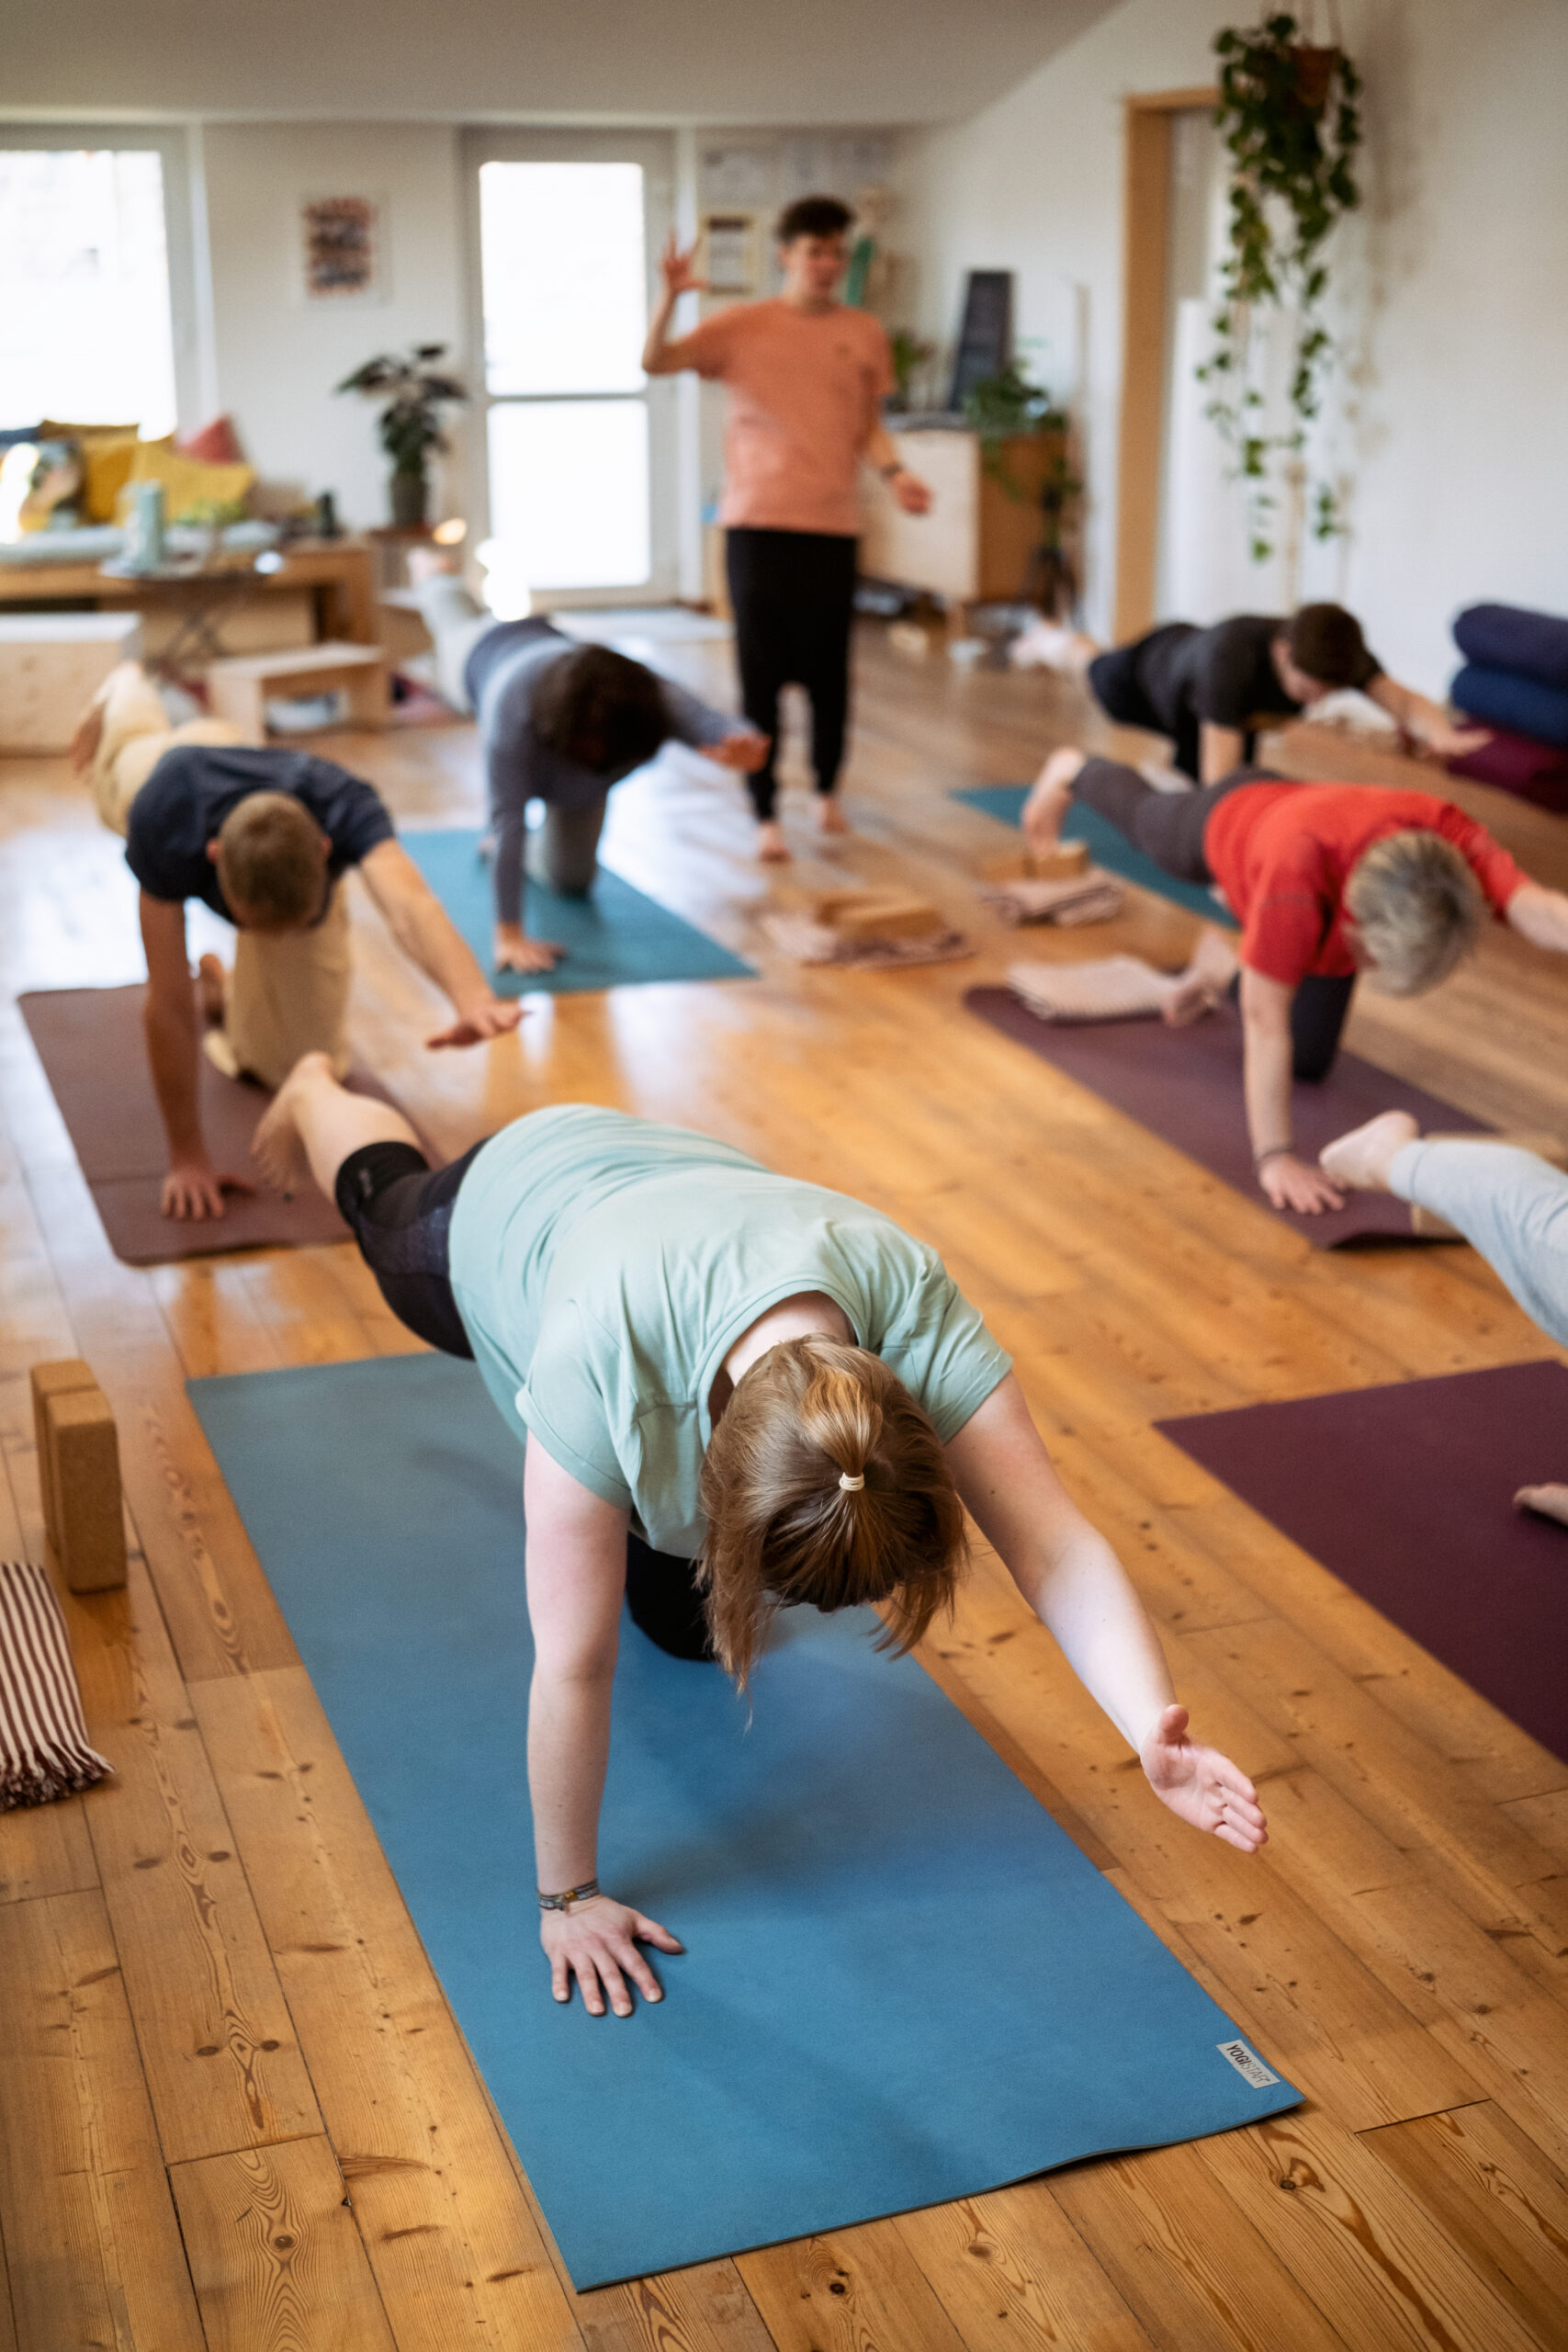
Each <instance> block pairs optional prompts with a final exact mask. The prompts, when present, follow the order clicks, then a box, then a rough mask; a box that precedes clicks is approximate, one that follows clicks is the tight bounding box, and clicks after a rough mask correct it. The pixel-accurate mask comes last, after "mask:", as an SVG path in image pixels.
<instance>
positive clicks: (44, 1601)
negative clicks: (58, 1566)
mask: <svg viewBox="0 0 1568 2352" xmlns="http://www.w3.org/2000/svg"><path fill="white" fill-rule="evenodd" d="M111 1770H113V1767H112V1766H111V1765H109V1764H107V1763H106V1762H105V1760H104V1758H102V1757H101V1756H100V1755H99V1754H98V1752H97V1749H96V1747H88V1745H87V1726H86V1724H85V1721H84V1719H83V1715H82V1695H81V1692H80V1691H78V1690H77V1688H76V1673H75V1669H74V1668H73V1666H72V1663H71V1649H70V1645H69V1644H68V1642H67V1641H66V1638H65V1621H64V1619H63V1618H62V1615H61V1613H60V1603H59V1602H58V1601H57V1600H56V1599H55V1597H54V1593H53V1590H52V1589H51V1585H50V1581H49V1578H48V1577H47V1575H46V1574H45V1573H44V1571H43V1569H42V1568H39V1567H35V1566H33V1565H32V1563H31V1562H30V1561H28V1560H0V1813H4V1812H6V1811H7V1810H8V1809H9V1808H10V1807H11V1806H13V1805H19V1804H48V1803H49V1800H50V1799H51V1797H62V1796H65V1795H67V1794H68V1793H69V1792H70V1791H71V1790H73V1789H90V1788H91V1787H92V1786H93V1783H94V1782H95V1781H101V1780H102V1779H103V1777H104V1775H105V1773H106V1772H108V1771H111Z"/></svg>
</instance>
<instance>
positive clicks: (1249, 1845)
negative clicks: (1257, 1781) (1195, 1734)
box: [1138, 1707, 1269, 1854]
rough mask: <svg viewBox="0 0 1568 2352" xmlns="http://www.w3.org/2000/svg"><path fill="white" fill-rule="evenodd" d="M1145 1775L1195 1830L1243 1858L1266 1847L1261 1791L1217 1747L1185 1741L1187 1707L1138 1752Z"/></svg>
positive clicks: (1168, 1716) (1168, 1715) (1165, 1720)
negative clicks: (1201, 1745)
mask: <svg viewBox="0 0 1568 2352" xmlns="http://www.w3.org/2000/svg"><path fill="white" fill-rule="evenodd" d="M1138 1760H1139V1761H1140V1763H1141V1764H1142V1765H1143V1768H1144V1772H1145V1778H1146V1779H1147V1781H1148V1784H1149V1786H1150V1788H1151V1789H1153V1791H1154V1792H1155V1794H1156V1797H1158V1799H1159V1801H1160V1803H1161V1804H1168V1806H1169V1807H1170V1809H1171V1811H1172V1813H1175V1814H1179V1815H1180V1816H1181V1818H1182V1820H1183V1821H1190V1823H1191V1824H1192V1826H1193V1828H1194V1829H1203V1830H1207V1831H1208V1832H1209V1834H1210V1835H1211V1836H1212V1837H1214V1838H1224V1841H1225V1843H1226V1845H1227V1846H1235V1848H1236V1849H1237V1850H1238V1851H1239V1852H1241V1853H1243V1854H1255V1853H1256V1852H1257V1851H1258V1848H1259V1846H1263V1845H1266V1844H1267V1843H1268V1839H1269V1828H1268V1825H1267V1823H1266V1822H1265V1821H1264V1818H1263V1813H1262V1808H1261V1807H1260V1806H1259V1804H1258V1792H1257V1790H1256V1789H1255V1788H1254V1787H1253V1785H1252V1782H1251V1781H1249V1780H1248V1779H1247V1775H1246V1773H1245V1772H1238V1771H1237V1770H1236V1768H1235V1765H1234V1764H1233V1763H1232V1762H1231V1760H1230V1758H1229V1757H1228V1756H1222V1755H1221V1754H1220V1751H1219V1749H1218V1748H1217V1747H1199V1746H1198V1744H1197V1742H1196V1741H1195V1740H1191V1739H1189V1738H1188V1736H1187V1710H1186V1708H1185V1707H1167V1708H1166V1710H1165V1712H1164V1713H1163V1714H1162V1715H1160V1716H1159V1718H1158V1720H1157V1721H1156V1723H1155V1724H1154V1726H1153V1728H1152V1729H1151V1730H1150V1732H1149V1733H1148V1735H1147V1736H1146V1738H1145V1741H1144V1744H1143V1747H1141V1748H1140V1750H1139V1751H1138Z"/></svg>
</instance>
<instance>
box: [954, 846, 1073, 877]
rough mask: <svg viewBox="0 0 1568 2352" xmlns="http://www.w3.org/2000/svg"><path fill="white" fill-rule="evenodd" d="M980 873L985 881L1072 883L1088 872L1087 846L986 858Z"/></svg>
mask: <svg viewBox="0 0 1568 2352" xmlns="http://www.w3.org/2000/svg"><path fill="white" fill-rule="evenodd" d="M980 871H981V874H982V875H983V876H984V878H985V879H986V880H987V882H1074V881H1077V877H1078V876H1079V875H1082V874H1087V873H1088V872H1089V843H1088V842H1061V843H1060V844H1059V846H1058V847H1057V848H1055V849H1022V850H1013V851H1011V852H1010V854H1008V855H1007V856H1006V857H992V858H987V861H986V863H985V865H983V866H982V867H981V869H980Z"/></svg>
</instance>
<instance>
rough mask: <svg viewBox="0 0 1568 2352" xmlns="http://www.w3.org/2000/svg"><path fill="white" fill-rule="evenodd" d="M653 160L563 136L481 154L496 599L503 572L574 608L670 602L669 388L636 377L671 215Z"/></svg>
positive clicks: (512, 142) (482, 292)
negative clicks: (639, 600)
mask: <svg viewBox="0 0 1568 2352" xmlns="http://www.w3.org/2000/svg"><path fill="white" fill-rule="evenodd" d="M474 138H475V141H476V144H479V142H480V141H486V143H489V142H490V141H491V135H489V134H474ZM573 143H577V153H575V154H574V153H571V152H570V150H571V146H572V144H573ZM496 145H500V146H501V148H502V153H499V154H497V153H495V152H494V149H495V146H496ZM530 146H533V147H534V150H535V152H534V153H532V154H530V153H528V152H527V150H528V148H529V147H530ZM643 146H649V147H650V154H649V158H647V159H645V158H644V157H643V156H642V155H641V153H639V149H640V148H641V147H643ZM508 147H510V149H511V153H507V152H506V150H507V148H508ZM563 147H564V148H565V150H566V152H565V153H562V152H561V150H562V148H563ZM651 148H652V142H649V141H646V140H638V139H635V138H634V139H628V140H626V141H622V140H620V139H619V138H616V137H613V136H611V135H609V134H598V135H594V134H583V135H582V136H581V142H580V143H578V142H574V141H573V139H572V135H571V134H568V133H562V134H548V135H544V134H526V133H517V134H507V133H501V134H494V135H493V143H491V153H489V154H488V155H487V154H485V153H483V146H482V144H479V154H478V155H477V157H476V161H477V162H478V166H479V170H478V179H479V208H478V210H479V306H480V313H481V324H482V330H483V338H484V410H485V424H484V437H485V463H486V472H487V475H488V479H489V485H490V537H491V543H492V546H493V548H494V550H495V559H496V560H495V563H494V564H493V565H492V569H491V583H492V586H493V585H494V584H495V582H496V578H497V573H498V571H501V572H503V573H504V575H505V577H506V579H507V581H508V582H516V583H517V584H518V585H519V586H522V587H525V588H526V589H527V590H528V591H533V590H536V589H542V590H545V591H547V592H548V593H555V592H558V591H564V592H566V593H567V594H569V595H570V596H574V597H575V598H577V599H578V600H579V601H581V600H582V599H583V598H585V597H586V598H592V597H593V596H595V595H597V596H600V597H603V596H604V594H605V593H606V592H608V593H609V594H615V593H617V592H618V593H620V594H626V592H628V591H629V592H632V593H633V594H640V595H642V596H647V595H649V594H653V593H658V592H660V587H661V588H662V593H665V594H668V593H669V582H668V581H667V580H665V579H664V574H665V573H666V572H667V571H669V570H670V569H671V564H670V558H669V554H668V552H667V551H666V552H665V553H664V554H663V555H662V557H661V555H660V543H661V542H660V525H659V523H658V520H657V518H658V516H659V515H660V512H661V483H662V500H663V503H664V504H668V503H669V492H668V482H667V481H664V477H666V476H667V475H668V473H669V471H670V458H669V450H668V447H667V446H666V445H667V443H668V440H669V415H668V388H667V387H664V386H653V387H650V386H649V383H648V381H647V379H645V377H644V375H643V372H642V367H641V353H642V344H643V336H644V334H645V333H646V331H647V324H648V304H649V258H650V252H649V249H650V244H651V243H652V242H653V240H654V239H655V237H656V236H657V235H658V233H659V232H660V229H661V226H662V220H663V217H664V215H665V214H666V213H667V209H668V194H667V191H666V190H665V189H664V188H663V187H656V186H655V183H656V182H657V181H658V178H659V172H658V159H657V156H656V155H655V154H654V153H652V152H651ZM596 149H597V151H598V152H597V153H596V152H595V150H596ZM617 149H618V150H619V152H618V153H617V152H616V150H617ZM519 150H521V151H522V152H519ZM628 150H629V152H628ZM541 151H542V152H541ZM650 214H651V215H652V216H653V217H651V218H650ZM650 400H651V406H650ZM663 535H664V536H665V537H667V536H668V527H667V526H663ZM509 593H510V592H509Z"/></svg>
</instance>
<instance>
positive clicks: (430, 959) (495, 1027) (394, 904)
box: [359, 842, 523, 1046]
mask: <svg viewBox="0 0 1568 2352" xmlns="http://www.w3.org/2000/svg"><path fill="white" fill-rule="evenodd" d="M359 871H360V872H361V874H363V876H365V885H366V888H367V890H368V891H369V893H370V896H371V897H372V898H373V899H375V901H376V904H377V905H378V907H379V909H380V910H381V912H382V913H383V914H384V915H385V916H386V918H387V922H388V925H389V929H390V931H391V933H392V936H393V938H394V939H395V940H396V941H397V943H398V945H399V946H400V948H401V949H402V951H403V954H404V955H405V956H408V958H409V959H410V961H411V962H412V963H415V964H417V965H418V966H419V968H420V970H421V971H422V972H423V973H424V974H425V975H426V977H427V978H430V979H433V980H434V982H435V985H436V987H437V988H438V989H441V991H442V993H443V994H444V995H445V996H446V997H448V998H449V999H450V1000H451V1003H452V1008H453V1010H454V1012H456V1013H457V1020H456V1021H455V1022H453V1023H452V1024H451V1026H450V1027H449V1028H446V1029H442V1030H439V1031H438V1032H437V1033H436V1035H434V1037H427V1038H426V1039H425V1041H424V1042H425V1044H426V1045H427V1046H477V1045H479V1044H480V1043H482V1041H483V1040H484V1039H485V1038H487V1037H502V1036H504V1035H506V1033H507V1031H508V1030H511V1029H515V1028H516V1026H517V1023H519V1022H520V1021H521V1020H522V1018H523V1008H522V1006H521V1005H520V1004H508V1003H507V1002H506V1001H504V1000H503V999H502V998H501V997H498V996H496V995H494V994H493V993H492V992H491V985H490V982H489V981H488V980H487V979H486V978H485V976H484V974H483V972H481V971H480V969H479V958H478V957H477V956H475V954H474V952H473V949H472V948H471V947H469V946H468V944H467V942H466V941H465V940H463V939H462V938H461V937H460V936H459V935H458V933H457V926H456V925H455V923H454V922H453V921H452V918H451V916H450V915H449V914H448V913H447V911H446V908H445V907H444V906H443V905H442V903H441V901H440V899H438V898H437V897H436V895H435V893H434V890H433V889H432V888H431V887H430V885H429V883H428V882H427V881H426V880H425V878H424V876H423V874H422V873H421V872H420V870H419V868H418V866H417V865H415V864H414V862H413V860H412V857H411V856H410V855H409V854H408V852H407V850H406V849H404V848H403V846H402V844H401V843H400V842H377V844H376V847H375V848H374V849H373V850H372V851H371V852H370V854H369V855H368V856H367V857H365V858H363V859H362V860H361V861H360V866H359Z"/></svg>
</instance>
